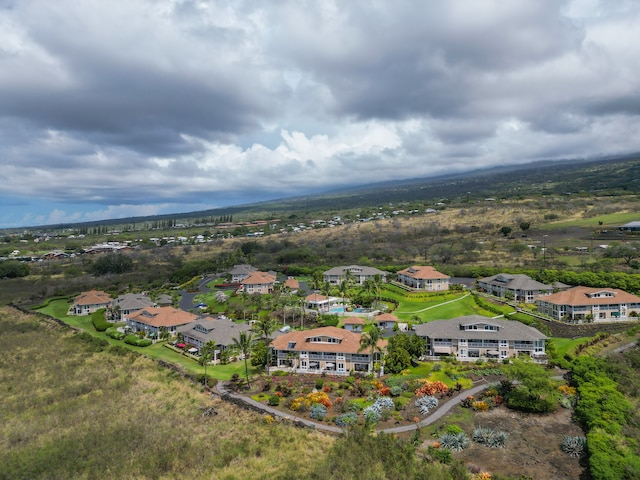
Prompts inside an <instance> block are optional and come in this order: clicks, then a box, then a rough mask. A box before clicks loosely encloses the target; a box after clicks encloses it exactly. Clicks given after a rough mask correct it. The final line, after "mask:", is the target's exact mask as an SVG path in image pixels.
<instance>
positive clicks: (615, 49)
mask: <svg viewBox="0 0 640 480" xmlns="http://www.w3.org/2000/svg"><path fill="white" fill-rule="evenodd" d="M638 32H640V2H639V1H635V0H634V1H632V0H629V1H625V0H620V1H615V2H612V1H604V0H603V1H601V2H598V1H595V0H580V1H560V0H483V1H469V0H425V1H418V0H407V1H405V0H394V1H375V0H373V1H372V0H362V1H359V0H342V1H337V0H336V1H331V0H318V1H315V2H312V1H304V0H291V1H288V0H279V1H268V2H265V1H241V0H229V1H226V2H225V1H188V0H109V1H104V0H83V1H71V0H56V1H51V0H27V1H25V0H0V159H1V162H0V165H1V166H0V169H1V170H0V171H1V172H2V174H1V175H0V180H1V181H0V227H16V226H28V225H42V224H51V223H60V222H80V221H87V220H97V219H104V218H118V217H127V216H138V215H152V214H158V213H170V212H186V211H193V210H200V209H206V208H214V207H218V206H225V205H237V204H242V203H249V202H253V201H257V200H263V199H271V198H282V197H286V196H290V195H299V194H305V193H311V192H317V191H323V190H328V189H335V188H338V187H343V186H347V185H352V184H364V183H371V182H376V181H383V180H390V179H404V178H412V177H424V176H431V175H437V174H442V173H447V172H454V171H464V170H470V169H476V168H481V167H485V166H493V165H505V164H514V163H526V162H530V161H533V160H537V159H555V158H574V157H585V156H594V155H599V154H614V153H627V152H632V151H640V134H638V132H640V34H639V33H638Z"/></svg>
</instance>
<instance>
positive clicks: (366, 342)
mask: <svg viewBox="0 0 640 480" xmlns="http://www.w3.org/2000/svg"><path fill="white" fill-rule="evenodd" d="M381 339H382V330H381V329H380V328H379V327H378V326H376V325H374V326H373V327H371V330H369V331H368V332H365V333H363V334H362V335H361V336H360V347H359V348H358V352H362V351H363V350H366V351H371V359H372V360H375V354H376V353H378V354H379V355H381V354H382V348H381V347H380V345H378V342H379V341H380V340H381Z"/></svg>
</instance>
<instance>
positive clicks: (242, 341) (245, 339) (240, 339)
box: [232, 331, 253, 388]
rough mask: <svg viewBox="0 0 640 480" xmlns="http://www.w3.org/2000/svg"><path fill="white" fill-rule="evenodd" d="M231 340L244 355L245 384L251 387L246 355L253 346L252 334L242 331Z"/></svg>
mask: <svg viewBox="0 0 640 480" xmlns="http://www.w3.org/2000/svg"><path fill="white" fill-rule="evenodd" d="M232 340H233V346H234V347H235V348H237V349H238V350H239V351H240V352H242V356H243V357H244V374H245V376H246V377H247V386H248V387H249V388H251V384H250V383H249V364H248V363H247V357H248V356H249V352H251V347H252V346H253V334H252V333H251V332H247V331H242V332H240V333H239V334H238V336H237V337H236V338H233V339H232Z"/></svg>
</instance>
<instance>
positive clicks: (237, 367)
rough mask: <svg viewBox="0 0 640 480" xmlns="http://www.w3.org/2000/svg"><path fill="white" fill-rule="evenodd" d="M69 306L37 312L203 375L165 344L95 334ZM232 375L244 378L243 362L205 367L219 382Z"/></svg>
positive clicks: (53, 304) (60, 303) (63, 303)
mask: <svg viewBox="0 0 640 480" xmlns="http://www.w3.org/2000/svg"><path fill="white" fill-rule="evenodd" d="M70 305H71V304H70V303H69V302H67V301H65V300H53V301H52V302H50V303H49V304H48V305H47V306H46V307H43V308H41V309H39V310H38V311H39V312H41V313H44V314H47V315H50V316H52V317H53V318H57V319H58V320H62V321H63V322H64V323H66V324H67V325H70V326H72V327H75V328H81V329H82V330H84V331H85V332H87V333H89V334H91V335H93V336H95V337H98V338H101V339H103V340H106V341H107V342H109V343H110V344H112V345H119V346H121V347H124V348H127V349H129V350H132V351H134V352H137V353H140V354H142V355H145V356H147V357H150V358H153V359H154V360H163V361H165V362H168V363H171V364H174V365H179V366H181V367H182V368H184V370H185V371H187V372H188V373H190V374H193V375H198V374H200V373H204V367H202V366H200V365H199V364H198V363H197V362H196V361H195V360H194V359H193V358H191V357H187V356H185V355H181V354H179V353H178V352H175V351H173V350H171V349H169V348H166V347H165V346H164V344H165V342H157V343H155V344H153V345H149V346H148V347H135V346H133V345H129V344H127V343H124V342H123V341H121V340H116V339H114V338H111V337H109V336H107V335H106V334H105V333H104V332H97V331H96V330H95V328H93V324H92V323H91V317H90V316H75V315H74V316H69V315H67V312H68V311H69V306H70ZM234 373H237V374H238V375H240V376H241V377H244V362H243V361H239V362H234V363H230V364H228V365H211V366H208V367H207V375H209V376H211V377H214V378H217V379H219V380H229V379H230V378H231V376H232V375H233V374H234ZM257 373H260V372H259V371H258V369H257V368H255V367H252V366H251V365H250V364H249V375H255V374H257Z"/></svg>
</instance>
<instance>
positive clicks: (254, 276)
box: [240, 272, 276, 285]
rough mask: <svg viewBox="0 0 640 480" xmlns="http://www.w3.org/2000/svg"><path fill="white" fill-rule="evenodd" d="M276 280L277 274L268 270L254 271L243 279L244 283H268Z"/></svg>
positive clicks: (242, 282)
mask: <svg viewBox="0 0 640 480" xmlns="http://www.w3.org/2000/svg"><path fill="white" fill-rule="evenodd" d="M275 281H276V276H275V275H271V274H270V273H267V272H253V273H251V274H250V275H249V276H248V277H247V278H245V279H244V280H242V281H241V282H240V283H241V284H242V285H268V284H270V283H273V282H275Z"/></svg>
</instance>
